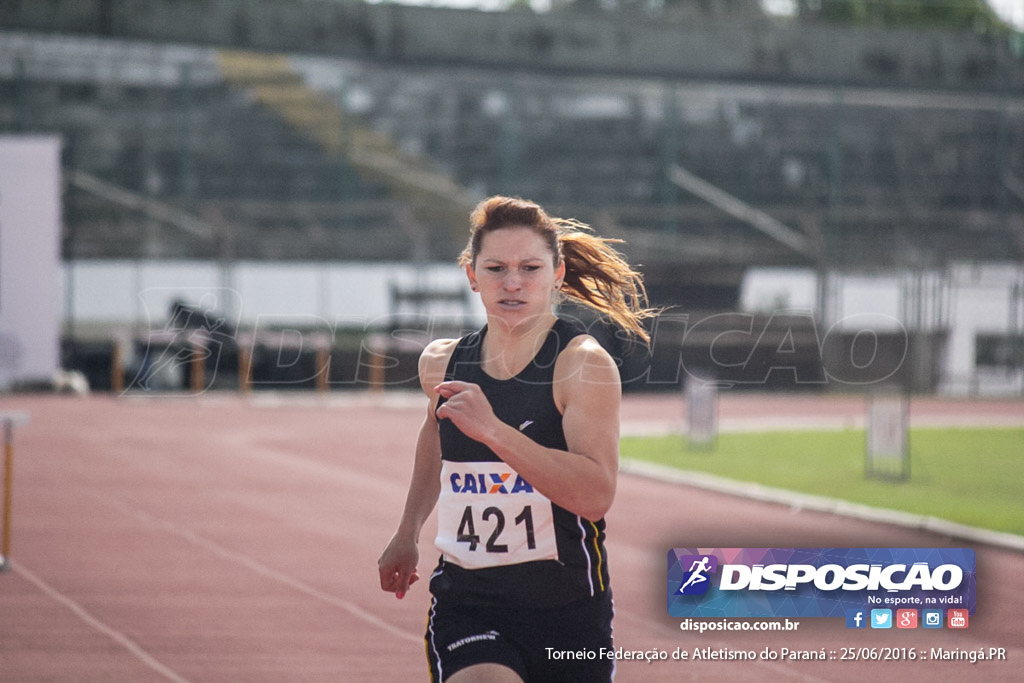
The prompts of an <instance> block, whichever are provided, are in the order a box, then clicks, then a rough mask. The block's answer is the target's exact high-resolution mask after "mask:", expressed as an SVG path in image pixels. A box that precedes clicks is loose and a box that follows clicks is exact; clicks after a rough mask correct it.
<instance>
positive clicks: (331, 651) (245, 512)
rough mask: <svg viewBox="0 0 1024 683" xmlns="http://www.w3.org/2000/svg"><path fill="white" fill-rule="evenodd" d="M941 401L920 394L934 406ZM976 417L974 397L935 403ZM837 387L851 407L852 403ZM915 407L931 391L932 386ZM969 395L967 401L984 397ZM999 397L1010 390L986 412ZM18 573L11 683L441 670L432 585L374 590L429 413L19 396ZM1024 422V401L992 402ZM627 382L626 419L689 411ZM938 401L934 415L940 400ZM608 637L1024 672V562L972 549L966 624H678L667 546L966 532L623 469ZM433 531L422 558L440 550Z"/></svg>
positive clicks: (805, 664) (639, 669)
mask: <svg viewBox="0 0 1024 683" xmlns="http://www.w3.org/2000/svg"><path fill="white" fill-rule="evenodd" d="M925 403H927V402H925ZM934 403H935V404H936V405H937V406H938V408H936V410H938V412H939V413H943V411H945V413H943V414H947V415H954V416H960V417H964V416H966V415H968V414H969V413H970V411H971V410H974V409H975V408H976V404H968V403H953V402H943V401H935V402H934ZM843 405H845V406H846V407H845V408H842V407H841V406H843ZM922 405H924V404H922ZM858 406H863V402H862V400H859V399H858V400H853V399H836V400H835V401H831V400H811V401H808V400H806V399H802V398H799V397H797V398H789V399H786V398H779V397H772V398H765V397H760V398H758V397H742V398H737V399H735V400H733V399H729V398H726V399H723V403H722V412H723V419H724V418H725V417H728V416H730V415H732V416H735V417H737V419H739V418H744V417H753V416H756V417H758V418H767V419H770V420H789V419H793V418H795V417H800V416H806V415H808V414H810V413H811V412H813V411H815V410H817V411H819V412H820V413H821V414H828V415H834V414H838V415H839V417H838V418H837V419H850V416H851V415H854V416H855V415H856V414H857V411H858V410H860V409H861V408H859V407H858ZM972 406H975V408H972ZM993 406H996V407H993ZM0 410H23V411H27V412H29V413H30V414H31V422H30V424H28V425H27V426H24V427H21V428H19V429H18V431H17V432H16V436H15V443H16V451H15V473H14V507H13V518H12V519H13V538H12V547H11V565H12V569H11V571H9V572H8V573H6V574H3V575H0V681H3V682H4V683H9V682H14V683H21V682H34V681H86V682H89V681H104V682H108V681H132V682H144V681H166V680H172V681H196V682H199V681H211V682H218V683H219V682H221V681H246V682H255V681H399V680H401V681H406V680H409V681H412V680H426V678H427V677H426V664H425V658H424V653H423V644H422V638H421V636H422V632H423V629H424V625H425V615H426V606H427V592H426V590H425V587H424V586H423V585H422V584H420V585H417V586H415V587H414V588H413V590H412V591H411V592H410V594H409V595H408V596H407V597H406V599H405V600H402V601H398V600H396V599H395V598H394V597H393V596H391V595H388V594H385V593H382V592H381V591H380V589H379V588H378V585H377V576H376V558H377V555H378V554H379V552H380V550H381V548H382V547H383V546H384V544H385V543H386V541H387V539H388V537H389V536H390V534H391V532H392V530H393V528H394V526H395V524H396V522H397V519H398V516H399V514H400V510H401V505H402V502H403V500H404V496H405V488H406V483H407V481H408V474H409V468H410V464H411V458H412V445H413V443H414V439H415V434H416V430H417V429H418V426H419V422H420V419H421V415H422V408H421V407H420V406H418V405H415V404H414V403H413V402H410V401H409V400H408V399H407V398H405V397H395V396H393V395H386V396H385V397H383V398H381V399H372V398H370V397H366V396H362V397H354V398H353V397H340V396H335V397H331V398H330V399H328V400H322V399H318V398H316V397H310V396H306V397H303V396H292V397H288V398H286V399H284V400H281V401H275V400H273V398H272V397H260V396H256V397H255V398H253V399H252V400H247V399H243V398H239V397H237V396H234V395H222V396H221V395H209V396H206V397H201V398H162V399H160V398H122V399H116V398H111V397H92V398H85V399H83V398H71V397H31V396H15V397H6V398H3V399H2V400H0ZM993 411H996V412H1000V414H1002V413H1003V412H1005V413H1006V414H1008V415H1010V416H1011V417H1012V416H1014V415H1016V416H1018V417H1021V416H1024V405H1022V404H1021V403H1020V402H1009V403H1007V402H984V403H983V404H982V407H981V409H980V412H981V413H983V414H991V413H992V412H993ZM681 412H682V408H681V405H680V404H679V403H678V399H677V398H674V397H668V398H665V397H661V398H658V397H655V398H651V397H633V398H628V399H627V401H626V404H625V405H624V407H623V416H624V418H625V419H626V420H633V419H643V420H663V421H671V420H674V419H675V418H674V416H675V415H676V414H681ZM925 412H927V409H925ZM608 529H609V543H608V548H609V554H610V562H611V571H612V581H613V587H614V591H615V604H616V621H615V635H616V645H619V646H622V647H624V648H626V649H627V650H651V649H658V650H664V651H666V652H667V653H672V652H673V651H674V650H676V648H682V649H683V650H686V651H687V652H689V653H691V654H692V652H693V650H694V649H695V648H698V649H704V648H711V649H712V650H718V649H719V648H725V649H728V650H751V649H753V650H756V651H758V652H760V651H761V650H763V649H764V648H766V647H769V648H772V649H773V650H775V651H779V650H781V648H784V647H785V648H789V649H790V650H820V649H822V648H824V649H825V650H826V651H827V652H828V653H831V652H832V651H835V652H836V656H837V657H838V656H839V655H841V652H842V651H841V648H843V647H857V648H860V647H868V648H871V647H894V646H895V647H901V648H902V647H912V648H914V649H916V650H920V649H922V648H923V649H925V650H926V651H928V650H930V648H932V647H945V648H957V649H960V650H965V651H966V650H972V649H977V648H982V647H983V648H986V651H987V648H990V647H995V648H1000V647H1001V648H1005V649H1006V653H1007V657H1008V661H1006V662H984V663H979V664H974V665H972V664H970V663H968V662H966V661H952V662H923V661H920V660H918V661H896V662H893V661H890V662H851V661H841V660H839V659H832V660H828V661H823V662H822V661H755V662H735V661H732V662H730V661H687V662H681V661H672V660H671V659H670V660H669V661H661V662H656V663H651V664H647V663H638V662H632V661H622V662H620V664H619V668H618V677H617V680H619V681H690V680H692V681H743V680H759V681H760V680H773V681H775V680H778V681H850V682H853V681H863V680H870V679H877V680H901V681H960V680H964V679H968V678H969V679H971V680H991V681H1010V680H1020V681H1024V645H1022V643H1024V619H1022V617H1021V615H1024V556H1022V555H1021V554H1020V553H1016V552H1011V551H1005V550H1000V549H997V548H991V547H983V546H974V547H975V548H976V550H977V553H978V576H979V589H978V610H977V613H976V614H975V615H974V616H973V617H972V619H971V623H970V628H969V629H967V630H966V631H959V632H951V631H946V630H943V631H939V632H935V631H923V630H918V631H914V632H910V631H898V632H897V631H893V632H871V631H855V632H854V631H848V630H847V629H846V628H845V626H844V624H843V623H842V620H831V619H829V620H817V621H815V622H810V621H804V622H803V623H802V624H801V627H800V630H799V631H798V632H796V633H774V634H763V633H752V632H745V633H740V634H736V633H712V634H705V635H702V636H701V635H695V634H692V633H686V632H682V631H680V629H679V623H680V620H678V619H672V618H669V617H668V616H667V615H666V612H665V589H664V580H665V564H666V560H665V557H666V551H667V550H668V549H669V548H671V547H676V546H700V547H714V546H722V547H732V546H736V547H763V546H783V547H789V546H809V547H816V546H835V547H848V546H854V547H856V546H883V547H884V546H892V547H903V546H945V545H952V546H958V545H967V544H965V543H963V542H962V541H955V540H951V539H948V538H942V537H938V536H935V535H932V534H929V533H925V532H921V531H917V530H911V529H906V528H899V527H890V526H887V525H884V524H878V523H870V522H864V521H856V520H851V519H846V518H842V517H836V516H832V515H829V514H823V513H814V512H808V511H795V510H793V509H791V508H789V507H786V506H780V505H772V504H766V503H757V502H753V501H748V500H743V499H738V498H732V497H729V496H726V495H722V494H716V493H710V492H706V491H702V490H699V489H694V488H689V487H686V486H681V485H674V484H665V483H660V482H656V481H651V480H646V479H642V478H639V477H635V476H630V475H623V476H622V477H621V478H620V484H619V491H618V495H617V498H616V503H615V506H614V508H613V510H612V512H611V513H610V515H609V517H608ZM432 537H433V530H432V529H427V530H425V531H424V535H423V539H422V543H421V546H422V547H423V548H424V550H423V558H422V561H421V565H422V566H421V569H423V570H425V571H428V570H429V569H430V567H431V565H432V564H433V562H434V559H435V557H434V552H433V550H432V549H431V543H430V541H431V539H432Z"/></svg>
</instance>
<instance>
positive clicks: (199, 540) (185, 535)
mask: <svg viewBox="0 0 1024 683" xmlns="http://www.w3.org/2000/svg"><path fill="white" fill-rule="evenodd" d="M89 495H90V496H92V497H94V498H96V499H97V500H99V501H100V502H101V503H104V504H105V505H108V506H110V507H113V508H117V509H120V510H121V511H122V512H125V513H127V514H130V515H132V516H134V517H136V518H137V519H139V520H141V521H143V522H145V523H146V524H149V525H151V526H155V527H158V528H160V529H162V530H164V531H166V532H167V533H170V534H173V535H175V536H177V537H178V538H181V539H183V540H185V541H188V542H189V543H191V544H192V545H195V546H197V547H199V548H202V549H204V550H206V551H208V552H211V553H213V554H214V555H217V556H218V557H221V558H223V559H225V560H228V561H230V562H234V563H235V564H238V565H241V566H243V567H245V568H246V569H249V570H251V571H253V572H255V573H257V574H260V575H261V576H264V577H266V578H268V579H271V580H273V581H277V582H278V583H281V584H284V585H286V586H289V587H290V588H293V589H295V590H297V591H299V592H301V593H304V594H306V595H308V596H309V597H312V598H314V599H316V600H320V601H322V602H325V603H327V604H329V605H332V606H334V607H338V608H340V609H342V610H344V611H345V612H348V613H349V614H351V615H352V616H354V617H355V618H357V619H359V620H361V621H364V622H366V623H367V624H369V625H371V626H376V627H377V628H379V629H381V630H383V631H386V632H387V633H390V634H391V635H393V636H395V637H396V638H401V639H403V640H408V641H410V642H414V643H416V644H417V645H423V635H422V634H419V633H413V632H412V631H406V630H405V629H401V628H399V627H397V626H394V625H392V624H389V623H388V622H386V621H384V620H383V619H381V618H380V617H378V616H376V615H375V614H373V613H371V612H368V611H366V610H365V609H363V608H362V607H360V606H359V605H357V604H355V603H354V602H350V601H348V600H345V599H343V598H339V597H338V596H336V595H331V594H330V593H325V592H324V591H322V590H320V589H318V588H314V587H313V586H310V585H309V584H307V583H304V582H302V581H300V580H298V579H295V578H293V577H291V576H288V575H287V574H283V573H281V572H279V571H277V570H276V569H272V568H271V567H268V566H267V565H265V564H263V563H262V562H259V561H258V560H254V559H253V558H251V557H249V556H248V555H243V554H242V553H239V552H236V551H234V550H231V549H229V548H225V547H224V546H222V545H220V544H218V543H215V542H214V541H211V540H209V539H206V538H203V537H202V536H199V535H198V534H195V533H194V532H192V531H189V530H188V529H186V528H184V527H181V526H179V525H177V524H175V523H173V522H169V521H167V520H162V519H158V518H156V517H154V516H153V515H151V514H149V513H148V512H146V511H145V510H142V509H140V508H137V507H135V506H134V505H131V504H130V503H126V502H124V501H121V500H116V499H113V498H110V497H107V496H100V495H98V494H94V493H90V494H89Z"/></svg>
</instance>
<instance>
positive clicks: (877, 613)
mask: <svg viewBox="0 0 1024 683" xmlns="http://www.w3.org/2000/svg"><path fill="white" fill-rule="evenodd" d="M871 628H892V610H891V609H873V610H871Z"/></svg>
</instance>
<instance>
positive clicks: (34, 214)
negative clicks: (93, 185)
mask: <svg viewBox="0 0 1024 683" xmlns="http://www.w3.org/2000/svg"><path fill="white" fill-rule="evenodd" d="M60 177H61V176H60V138H58V137H56V136H17V137H15V136H0V389H3V388H5V387H8V386H10V385H11V384H13V383H16V382H21V381H36V380H48V379H51V378H52V377H53V375H54V373H55V372H56V371H57V369H58V367H59V364H60V290H59V286H60V242H59V239H60V197H61V181H60Z"/></svg>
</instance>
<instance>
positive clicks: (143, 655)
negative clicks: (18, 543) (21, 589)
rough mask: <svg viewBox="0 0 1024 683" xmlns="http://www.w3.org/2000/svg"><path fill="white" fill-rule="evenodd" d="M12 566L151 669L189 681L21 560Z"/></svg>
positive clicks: (184, 682) (177, 680)
mask: <svg viewBox="0 0 1024 683" xmlns="http://www.w3.org/2000/svg"><path fill="white" fill-rule="evenodd" d="M11 567H12V568H13V569H14V573H15V574H18V575H19V576H21V577H22V578H24V579H25V580H26V581H28V582H29V583H32V584H34V585H35V586H36V588H38V589H39V590H41V591H42V592H43V593H45V594H46V595H47V596H49V597H50V598H52V599H53V600H55V601H57V602H59V603H60V604H62V605H64V606H65V607H67V608H68V609H69V610H71V611H72V612H74V613H75V615H76V616H77V617H78V618H79V619H81V620H82V621H84V622H85V623H86V624H88V625H89V626H91V627H93V628H94V629H96V630H97V631H99V632H100V633H102V634H104V635H106V636H107V637H109V638H110V639H111V640H113V641H115V642H116V643H118V644H119V645H121V646H122V647H124V648H125V649H126V650H128V651H129V652H131V653H132V654H133V655H134V656H135V658H136V659H138V660H139V661H141V662H142V663H143V664H145V665H146V666H148V667H149V668H150V669H153V670H154V671H156V672H157V673H158V674H160V675H161V676H163V677H164V678H166V679H167V680H169V681H174V682H175V683H188V680H187V679H185V678H182V677H181V676H180V675H178V673H177V672H175V671H173V670H171V669H169V668H168V667H166V666H164V665H163V664H161V663H160V662H159V661H157V660H156V658H154V657H153V656H152V655H151V654H149V653H148V652H146V651H145V650H143V649H142V648H141V647H139V645H138V643H136V642H135V641H134V640H132V639H131V638H129V637H128V636H126V635H125V634H123V633H121V632H120V631H118V630H117V629H114V628H112V627H110V626H107V625H106V624H104V623H103V622H102V621H100V620H99V619H97V618H96V617H94V616H93V615H92V614H90V613H89V612H88V610H86V609H85V608H84V607H82V606H81V605H79V604H78V603H77V602H75V601H74V600H72V599H71V598H69V597H68V596H66V595H64V594H63V593H61V592H60V591H58V590H57V589H56V588H53V587H52V586H50V585H49V584H48V583H46V582H45V581H43V580H42V579H41V578H39V577H38V576H36V575H35V574H34V573H32V572H31V571H29V570H28V569H26V568H25V567H24V566H22V565H21V563H20V562H18V563H15V562H13V561H12V562H11Z"/></svg>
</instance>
